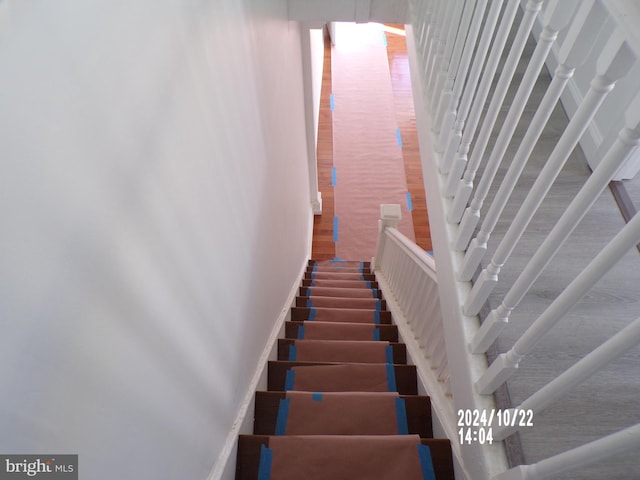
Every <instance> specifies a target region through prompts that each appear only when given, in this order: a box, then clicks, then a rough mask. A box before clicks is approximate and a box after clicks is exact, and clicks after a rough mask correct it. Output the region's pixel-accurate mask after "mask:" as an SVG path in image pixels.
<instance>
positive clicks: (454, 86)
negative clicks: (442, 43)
mask: <svg viewBox="0 0 640 480" xmlns="http://www.w3.org/2000/svg"><path fill="white" fill-rule="evenodd" d="M498 3H500V2H498ZM486 8H487V0H478V1H477V3H476V6H475V10H474V11H473V17H472V20H471V25H470V26H469V33H468V35H467V34H466V31H465V35H461V32H458V38H457V39H456V48H457V47H458V44H457V42H458V41H460V43H461V45H462V46H464V50H462V48H461V59H460V61H459V62H458V69H457V71H455V72H453V71H451V69H449V72H448V77H447V80H446V81H445V86H444V92H443V93H442V97H441V98H440V105H438V113H437V114H436V122H435V124H436V125H441V126H440V134H439V135H438V139H437V141H436V151H437V152H442V151H444V149H445V148H446V146H447V140H448V139H449V135H450V133H451V129H452V128H453V124H454V122H455V120H456V111H457V109H458V102H459V101H460V95H461V94H462V89H463V88H464V86H465V84H466V82H467V73H468V72H469V66H470V65H471V59H472V57H473V53H474V51H475V49H476V42H477V40H478V35H479V34H480V27H481V26H482V20H483V18H484V12H485V9H486ZM469 11H471V9H469ZM467 23H468V22H467ZM461 37H463V38H462V39H461ZM465 37H466V38H465ZM468 88H470V89H472V90H473V89H475V82H474V84H473V87H471V86H469V87H468Z"/></svg>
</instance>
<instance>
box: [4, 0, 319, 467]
mask: <svg viewBox="0 0 640 480" xmlns="http://www.w3.org/2000/svg"><path fill="white" fill-rule="evenodd" d="M286 12H287V10H286V2H285V1H284V0H270V1H265V0H245V1H238V0H220V1H216V2H204V1H195V0H194V1H191V2H184V1H182V0H138V1H136V2H128V1H119V0H116V1H113V0H59V1H57V2H16V3H14V4H13V5H12V15H11V21H10V25H8V28H7V29H6V31H5V32H4V35H3V36H2V37H1V40H0V152H1V153H0V171H1V174H0V225H1V227H0V330H1V333H0V385H2V395H0V426H1V429H0V451H1V452H3V453H78V454H79V455H80V476H81V477H82V478H90V479H95V480H101V479H105V480H107V479H109V480H110V479H113V478H121V479H134V478H136V479H151V478H153V479H176V478H185V479H200V478H201V479H204V478H206V477H207V475H208V474H209V472H210V470H211V468H212V466H213V464H214V462H215V461H216V458H217V456H218V454H219V452H220V450H221V448H222V447H223V443H224V441H225V437H226V435H227V432H228V431H229V430H230V428H231V424H232V422H233V421H234V419H235V417H236V414H237V412H238V408H239V404H240V403H241V400H242V398H243V397H244V396H245V393H246V390H247V388H248V385H249V382H250V380H251V377H252V375H253V373H254V370H255V367H256V364H257V360H258V357H259V355H260V353H261V352H262V350H263V349H264V347H265V342H266V338H267V335H268V334H269V332H270V331H271V329H272V327H273V325H274V322H275V319H276V318H277V316H278V315H279V313H280V311H281V309H282V307H283V304H284V303H285V301H286V299H287V296H288V294H289V292H290V290H291V288H292V286H293V285H294V284H295V283H296V281H297V278H296V277H297V275H298V274H299V272H300V269H301V266H302V264H303V262H304V261H305V260H306V258H307V255H308V253H309V237H310V234H311V232H310V218H311V211H310V206H309V198H310V197H309V190H308V171H307V162H306V157H305V155H306V140H305V130H304V128H305V127H304V109H303V104H302V103H303V96H302V95H303V93H302V79H301V67H300V37H299V29H298V26H297V24H295V23H290V22H288V21H287V20H285V18H286Z"/></svg>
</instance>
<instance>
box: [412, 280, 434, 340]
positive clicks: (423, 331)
mask: <svg viewBox="0 0 640 480" xmlns="http://www.w3.org/2000/svg"><path fill="white" fill-rule="evenodd" d="M425 280H426V281H427V287H426V288H425V291H424V294H425V295H424V301H423V305H424V307H423V309H422V310H421V311H420V313H419V317H420V323H421V328H420V330H419V331H418V335H417V336H416V338H417V339H418V340H419V342H420V343H419V344H420V347H421V348H422V347H424V345H425V342H426V341H427V330H428V327H429V325H430V324H431V322H432V320H431V309H432V304H433V300H432V298H433V290H434V285H435V284H434V283H433V282H432V281H431V279H429V278H427V277H426V276H425Z"/></svg>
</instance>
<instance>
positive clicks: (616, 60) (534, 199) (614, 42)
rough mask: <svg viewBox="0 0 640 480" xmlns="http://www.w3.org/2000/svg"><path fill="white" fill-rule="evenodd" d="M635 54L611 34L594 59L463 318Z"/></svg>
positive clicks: (485, 292) (473, 309) (483, 295)
mask: <svg viewBox="0 0 640 480" xmlns="http://www.w3.org/2000/svg"><path fill="white" fill-rule="evenodd" d="M634 60H635V55H634V53H633V51H632V50H631V48H630V47H629V45H628V44H627V43H626V40H625V39H624V37H623V36H622V34H621V33H619V32H618V33H616V34H614V35H613V36H612V37H611V38H610V39H609V41H608V42H607V44H606V45H605V47H604V50H603V52H602V53H601V54H600V56H599V57H598V62H597V70H596V71H597V75H596V77H595V78H594V79H593V80H592V81H591V86H590V88H589V91H588V92H587V94H586V95H585V97H584V99H583V101H582V103H580V106H579V107H578V110H577V111H576V112H575V114H574V115H573V117H572V118H571V120H570V121H569V124H568V125H567V129H566V130H565V131H564V133H563V134H562V137H560V140H559V141H558V143H557V144H556V146H555V148H554V149H553V152H551V155H550V156H549V159H548V160H547V163H546V165H545V166H544V168H543V169H542V171H541V172H540V174H539V175H538V178H537V179H536V181H535V183H534V184H533V186H532V187H531V190H530V191H529V193H528V195H527V197H526V198H525V200H524V202H523V203H522V206H521V207H520V210H519V211H518V213H517V215H516V217H515V218H514V220H513V222H512V223H511V226H510V227H509V229H508V230H507V233H506V234H505V236H504V237H503V239H502V241H501V242H500V244H499V245H498V248H497V249H496V253H495V254H494V256H493V258H492V259H491V263H490V264H489V266H488V267H487V268H486V269H485V270H483V271H482V273H481V274H480V276H479V278H478V280H477V281H476V283H475V284H474V286H473V288H472V290H471V293H470V294H469V297H468V298H467V302H466V303H465V306H464V312H465V315H476V314H477V313H478V312H479V311H480V308H481V307H482V304H484V302H485V301H486V300H487V298H488V297H489V294H490V293H491V291H492V290H493V288H494V287H495V285H496V283H497V282H498V274H499V273H500V269H501V268H502V265H504V263H505V262H506V261H507V259H508V258H509V255H511V252H512V251H513V249H514V248H515V246H516V244H517V242H518V240H520V237H521V236H522V234H523V233H524V230H525V229H526V227H527V225H529V221H530V220H531V218H532V217H533V215H534V214H535V212H536V210H537V209H538V206H539V205H540V204H541V203H542V200H543V199H544V197H545V196H546V194H547V192H548V191H549V189H550V188H551V184H552V183H553V182H554V180H555V179H556V177H557V176H558V174H559V173H560V170H561V169H562V167H563V166H564V164H565V162H566V161H567V159H568V158H569V155H570V154H571V152H572V151H573V149H574V148H575V146H576V144H577V143H578V140H580V137H582V134H583V133H584V131H585V130H586V129H587V126H588V125H589V123H590V122H591V119H592V118H593V116H594V115H595V113H596V111H597V110H598V107H599V106H600V104H601V103H602V101H603V100H604V98H605V97H606V96H607V94H608V93H609V92H610V91H611V90H612V89H613V87H614V85H615V82H616V81H617V80H618V79H619V78H621V77H623V76H624V75H626V73H627V72H628V71H629V70H630V69H631V67H632V66H633V63H634Z"/></svg>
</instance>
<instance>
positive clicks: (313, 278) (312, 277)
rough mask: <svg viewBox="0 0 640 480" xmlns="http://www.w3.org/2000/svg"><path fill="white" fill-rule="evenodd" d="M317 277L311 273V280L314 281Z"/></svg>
mask: <svg viewBox="0 0 640 480" xmlns="http://www.w3.org/2000/svg"><path fill="white" fill-rule="evenodd" d="M316 277H317V275H316V274H315V273H314V272H311V280H315V279H316Z"/></svg>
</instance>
